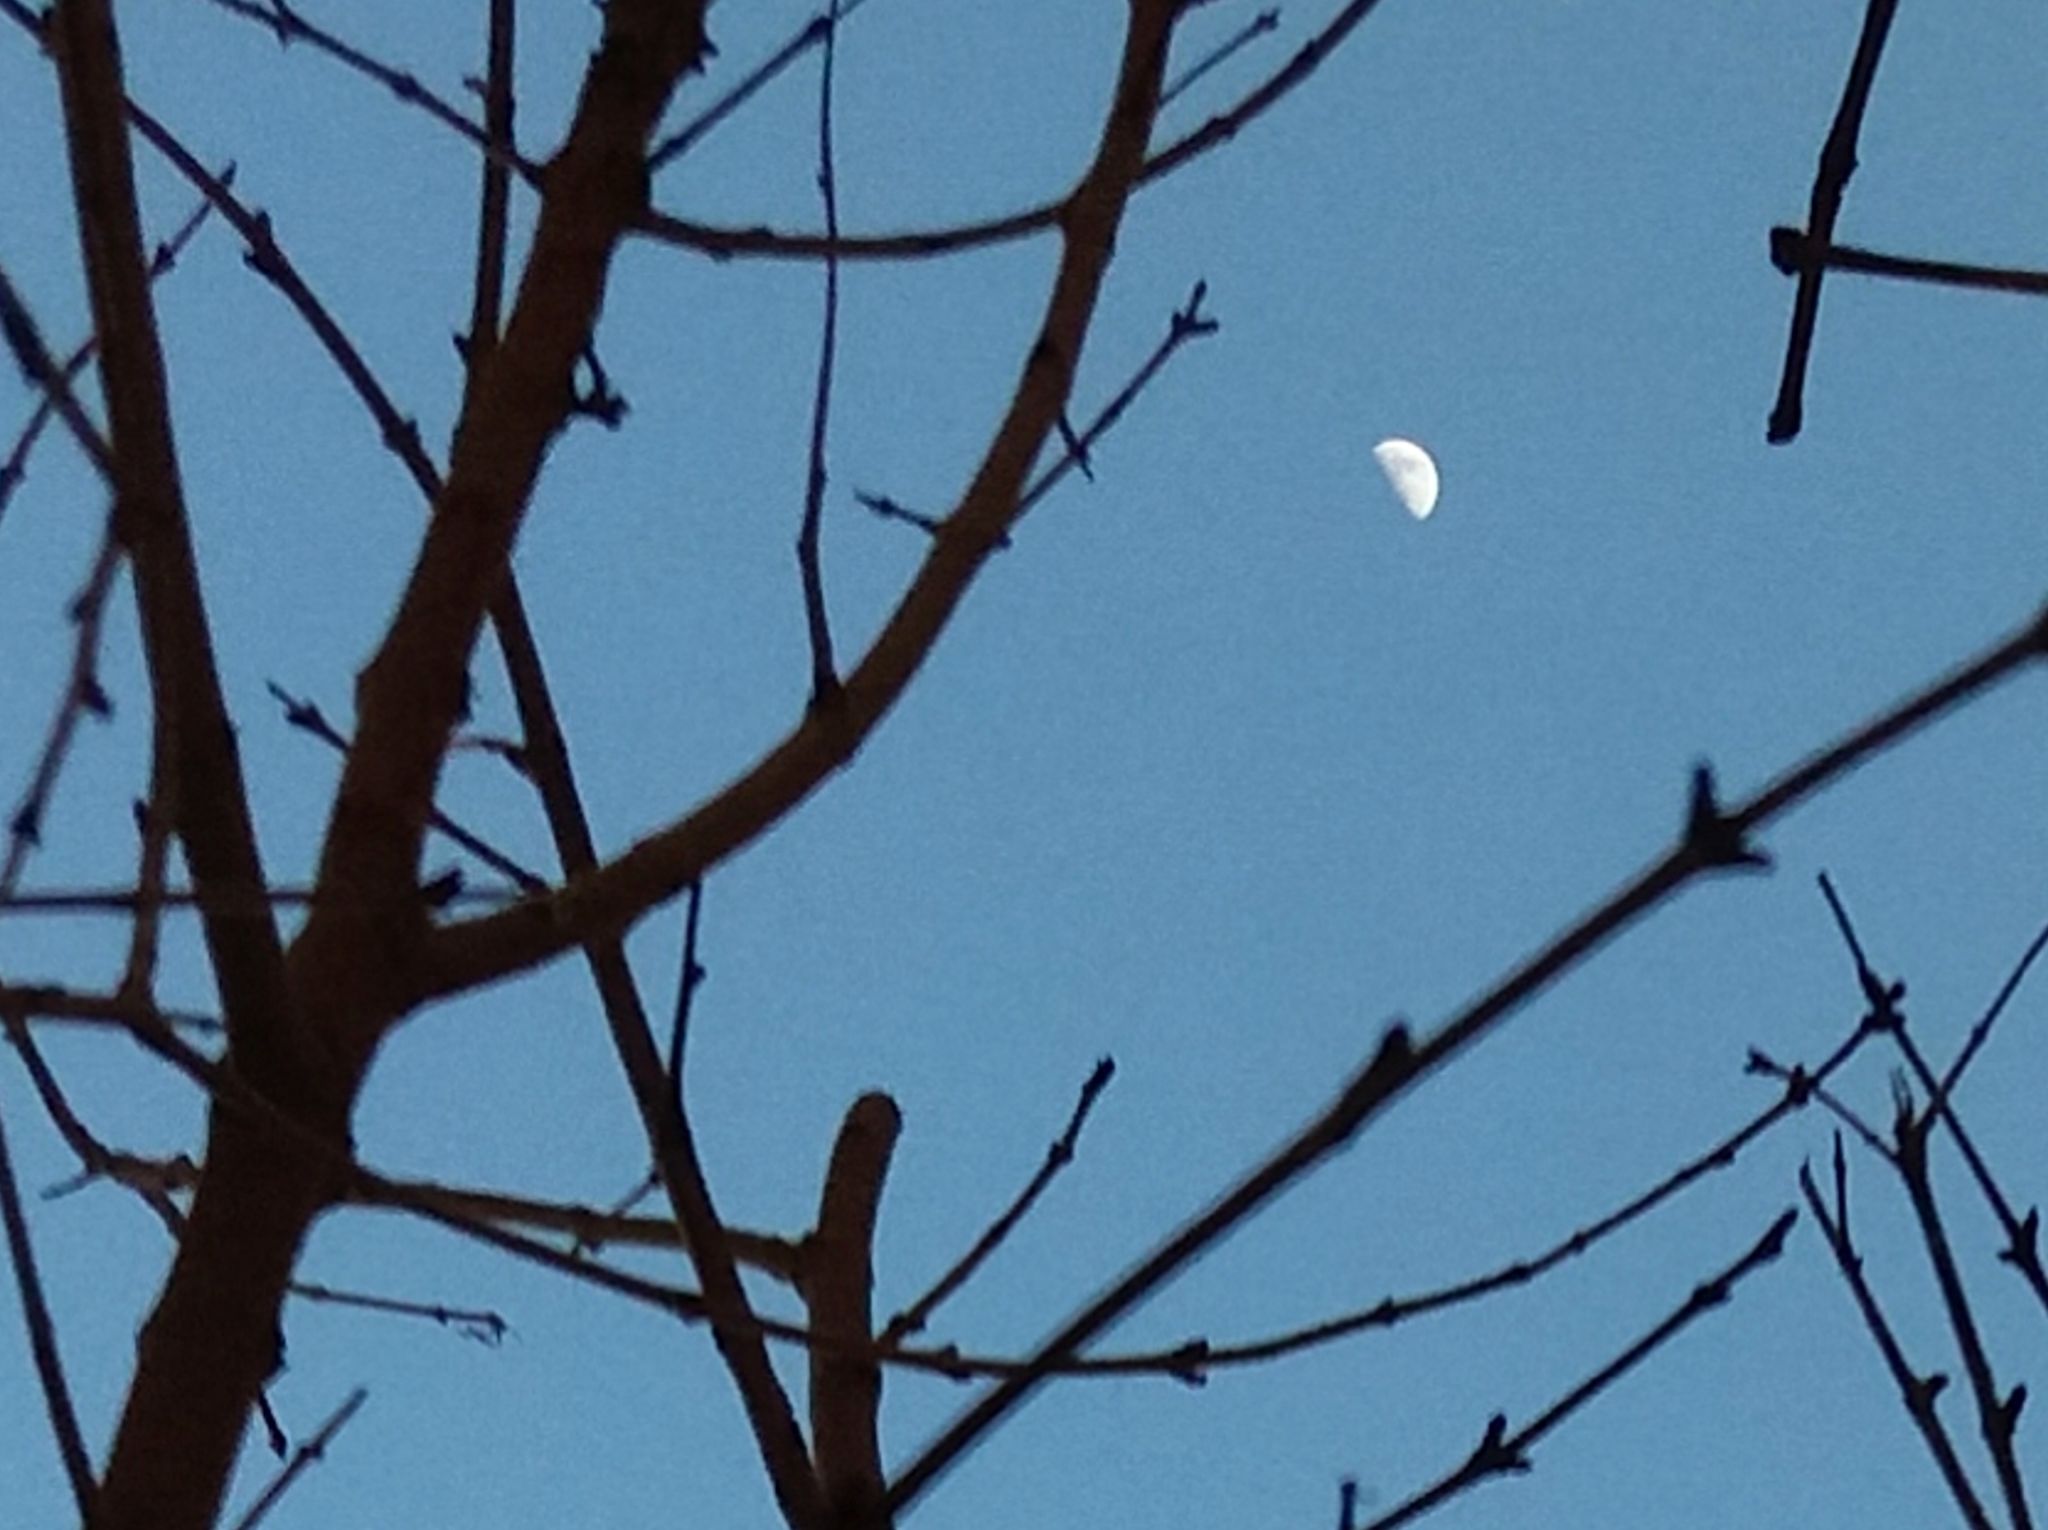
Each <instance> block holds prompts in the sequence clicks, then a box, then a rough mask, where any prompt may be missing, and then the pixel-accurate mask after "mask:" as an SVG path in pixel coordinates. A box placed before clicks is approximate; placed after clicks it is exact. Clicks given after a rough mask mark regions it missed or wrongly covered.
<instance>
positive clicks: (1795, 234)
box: [1771, 227, 2048, 297]
mask: <svg viewBox="0 0 2048 1530" xmlns="http://www.w3.org/2000/svg"><path fill="white" fill-rule="evenodd" d="M1771 264H1772V265H1774V266H1776V267H1777V268H1778V269H1779V270H1780V271H1782V272H1784V273H1785V275H1787V276H1797V275H1799V273H1800V272H1802V271H1804V270H1805V269H1806V268H1807V267H1808V266H1809V265H1815V264H1818V265H1821V266H1824V267H1826V268H1827V269H1828V270H1830V271H1857V272H1861V273H1862V274H1863V275H1865V276H1889V277H1895V278H1897V279H1898V280H1900V281H1909V282H1931V283H1933V284H1935V285H1937V286H1943V287H1968V288H1972V289H1974V290H1976V291H1979V292H2017V293H2022V294H2024V295H2025V296H2028V297H2048V272H2044V271H2028V270H2023V269H2021V268H2019V267H2016V266H1980V265H1967V264H1963V263H1961V262H1958V261H1951V260H1922V259H1919V258H1918V257H1915V256H1911V255H1882V254H1879V253H1878V252H1877V251H1875V250H1859V249H1857V248H1855V247H1854V246H1851V245H1845V244H1831V245H1829V246H1828V247H1827V248H1826V249H1825V250H1823V251H1821V252H1820V254H1819V255H1818V256H1817V257H1816V256H1815V255H1814V253H1813V245H1812V241H1811V240H1809V239H1808V238H1807V236H1806V234H1805V233H1804V231H1802V230H1800V229H1796V228H1784V227H1779V228H1774V229H1772V230H1771Z"/></svg>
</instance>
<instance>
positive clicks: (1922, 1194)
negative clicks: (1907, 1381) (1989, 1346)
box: [1892, 1083, 2034, 1530]
mask: <svg viewBox="0 0 2048 1530" xmlns="http://www.w3.org/2000/svg"><path fill="white" fill-rule="evenodd" d="M1898 1093H1899V1109H1898V1117H1897V1121H1896V1136H1897V1140H1898V1151H1897V1153H1896V1154H1895V1155H1894V1157H1893V1159H1892V1163H1893V1166H1894V1167H1895V1168H1896V1169H1897V1170H1898V1172H1899V1178H1900V1179H1901V1180H1902V1181H1903V1182H1904V1183H1905V1186H1906V1199H1907V1200H1908V1202H1910V1203H1911V1205H1912V1207H1913V1219H1914V1221H1915V1222H1917V1223H1918V1224H1919V1227H1920V1238H1921V1242H1922V1243H1923V1244H1924V1245H1925V1247H1926V1249H1927V1260H1928V1263H1929V1265H1930V1266H1931V1267H1932V1268H1933V1270H1934V1280H1935V1285H1936V1286H1937V1287H1938V1288H1939V1289H1940V1291H1941V1304H1942V1309H1943V1311H1944V1312H1945V1313H1946V1314H1947V1316H1948V1322H1949V1330H1950V1332H1952V1333H1953V1334H1954V1335H1955V1338H1956V1347H1957V1349H1958V1350H1960V1351H1961V1352H1962V1357H1963V1374H1964V1375H1965V1376H1967V1377H1968V1378H1969V1381H1970V1395H1971V1398H1972V1399H1973V1400H1974V1401H1975V1403H1976V1405H1977V1426H1978V1429H1979V1431H1980V1432H1981V1433H1982V1435H1983V1437H1984V1448H1985V1450H1986V1451H1987V1452H1988V1453H1989V1454H1990V1457H1991V1468H1992V1472H1993V1473H1994V1475H1996V1476H1997V1478H1998V1486H1999V1490H2000V1492H2001V1493H2002V1494H2003V1496H2004V1498H2005V1509H2006V1515H2007V1521H2008V1523H2009V1524H2010V1525H2011V1526H2012V1530H2031V1527H2032V1525H2033V1522H2034V1521H2033V1515H2032V1514H2031V1513H2030V1512H2029V1511H2028V1508H2027V1487H2026V1478H2025V1477H2024V1476H2022V1475H2021V1473H2020V1464H2019V1460H2018V1457H2017V1456H2016V1455H2015V1454H2014V1452H2013V1433H2014V1430H2015V1428H2016V1426H2017V1425H2018V1423H2019V1415H2020V1409H2021V1408H2022V1407H2023V1406H2024V1405H2025V1404H2026V1400H2027V1389H2026V1388H2025V1387H2024V1386H2019V1387H2015V1388H2013V1389H2012V1391H2011V1392H2008V1393H2001V1392H2000V1391H1999V1389H1998V1382H1997V1380H1996V1378H1995V1377H1994V1376H1993V1374H1992V1370H1991V1355H1990V1352H1989V1351H1988V1350H1986V1349H1985V1347H1984V1339H1983V1335H1982V1333H1981V1332H1980V1331H1979V1329H1978V1326H1977V1319H1976V1315H1975V1313H1974V1312H1973V1311H1972V1310H1971V1307H1970V1297H1969V1292H1968V1291H1967V1290H1965V1289H1964V1286H1963V1274H1962V1270H1961V1269H1960V1268H1959V1267H1958V1266H1957V1264H1956V1256H1955V1249H1954V1247H1953V1246H1952V1245H1951V1244H1950V1242H1949V1238H1948V1230H1947V1228H1945V1227H1944V1226H1943V1225H1942V1220H1941V1211H1940V1208H1939V1207H1938V1206H1937V1205H1936V1204H1935V1199H1934V1181H1933V1178H1932V1175H1931V1174H1930V1172H1929V1166H1928V1162H1927V1134H1928V1131H1929V1129H1930V1128H1931V1127H1932V1126H1933V1124H1934V1123H1933V1118H1932V1117H1931V1116H1928V1115H1918V1116H1916V1114H1915V1113H1914V1110H1913V1106H1912V1101H1911V1098H1910V1096H1909V1095H1908V1093H1907V1090H1906V1088H1905V1086H1904V1085H1903V1083H1902V1084H1901V1085H1900V1088H1899V1091H1898Z"/></svg>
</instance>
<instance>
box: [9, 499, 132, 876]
mask: <svg viewBox="0 0 2048 1530" xmlns="http://www.w3.org/2000/svg"><path fill="white" fill-rule="evenodd" d="M113 519H114V517H113V515H112V513H111V512H110V513H109V514H108V517H107V526H106V528H105V529H104V530H103V531H102V532H101V534H100V541H99V546H98V548H97V549H96V550H95V551H94V553H93V560H92V568H91V569H90V570H89V571H88V572H87V573H86V576H85V582H84V584H83V585H82V586H81V587H80V588H79V592H78V593H77V594H76V595H74V596H73V597H72V598H71V600H70V602H69V604H68V606H67V607H66V610H67V613H68V615H69V616H70V618H71V624H72V629H73V632H72V640H71V667H70V671H69V673H68V674H67V675H66V676H65V682H64V689H63V690H62V692H60V693H59V695H58V697H57V705H56V708H55V710H54V711H53V712H52V714H51V717H50V726H49V730H48V732H47V733H45V734H44V736H43V747H42V749H41V750H40V751H39V752H38V753H37V755H36V764H35V769H34V770H33V771H31V772H30V774H29V783H28V785H27V786H26V787H25V788H23V790H22V794H21V799H20V801H19V803H18V804H17V805H16V807H15V809H14V812H13V814H12V815H11V816H10V817H9V819H8V821H7V855H6V858H5V861H4V862H0V904H5V903H6V902H7V901H8V900H9V899H10V898H11V897H12V896H13V894H14V889H15V888H16V887H17V886H18V885H19V884H20V881H21V874H22V871H23V870H24V869H25V868H26V867H27V865H28V859H29V856H30V855H31V854H33V853H34V851H35V848H36V847H37V846H38V845H39V844H41V843H42V837H43V820H44V815H45V814H47V813H48V811H49V807H50V800H51V798H52V797H53V796H54V795H55V793H56V790H57V778H58V777H59V776H61V775H62V774H63V772H64V764H65V761H67V760H68V759H69V758H70V757H71V745H72V741H73V740H74V739H75V738H76V737H77V736H78V724H79V721H80V720H81V719H82V718H84V717H86V716H87V715H91V716H94V717H99V718H105V717H109V716H111V715H112V713H113V703H112V702H111V701H109V700H108V699H107V693H106V692H105V691H104V690H102V689H101V688H100V682H99V651H100V633H101V630H102V628H103V627H104V626H105V623H106V612H107V597H108V596H109V595H110V594H111V593H112V592H113V588H114V575H115V574H116V573H118V572H119V571H120V567H121V548H120V546H119V544H118V543H117V542H116V541H115V539H114V532H113Z"/></svg>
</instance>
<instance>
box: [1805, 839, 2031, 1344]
mask: <svg viewBox="0 0 2048 1530" xmlns="http://www.w3.org/2000/svg"><path fill="white" fill-rule="evenodd" d="M1820 887H1821V892H1822V894H1823V895H1824V896H1825V897H1826V898H1827V901H1828V907H1829V908H1830V909H1831V910H1832V911H1833V912H1834V916H1835V923H1836V925H1837V927H1838V928H1839V929H1840V930H1841V932H1842V938H1843V941H1844V942H1845V943H1846V944H1847V945H1848V947H1849V951H1850V954H1851V955H1852V956H1853V957H1854V958H1855V961H1856V977H1857V981H1858V982H1859V983H1860V984H1861V985H1862V988H1863V994H1864V997H1865V999H1866V1000H1868V1001H1869V1003H1870V1005H1871V1017H1872V1020H1873V1022H1874V1027H1875V1028H1876V1029H1879V1030H1882V1031H1885V1032H1887V1033H1888V1034H1889V1035H1890V1036H1891V1038H1892V1044H1893V1045H1894V1046H1896V1047H1897V1048H1898V1049H1899V1052H1900V1055H1902V1056H1903V1057H1904V1058H1905V1059H1906V1065H1907V1066H1908V1067H1909V1068H1910V1069H1912V1072H1913V1076H1914V1078H1915V1079H1916V1080H1917V1081H1918V1082H1919V1085H1920V1087H1921V1089H1922V1090H1924V1091H1925V1092H1926V1094H1927V1108H1926V1111H1925V1114H1924V1119H1923V1121H1922V1122H1920V1123H1918V1124H1915V1125H1913V1127H1912V1131H1913V1132H1914V1133H1915V1134H1916V1138H1917V1136H1918V1135H1924V1133H1925V1130H1926V1127H1927V1125H1928V1124H1930V1123H1932V1122H1934V1121H1939V1122H1941V1123H1942V1124H1943V1125H1944V1126H1946V1127H1947V1128H1948V1131H1949V1135H1950V1136H1951V1137H1952V1138H1954V1139H1955V1144H1956V1148H1957V1150H1958V1151H1959V1152H1961V1153H1962V1155H1963V1161H1964V1163H1965V1164H1967V1165H1968V1166H1969V1170H1970V1176H1971V1178H1972V1179H1974V1180H1975V1181H1976V1184H1977V1189H1978V1192H1979V1193H1980V1194H1982V1195H1983V1197H1984V1200H1985V1202H1986V1204H1988V1205H1989V1206H1990V1207H1991V1212H1992V1215H1993V1216H1995V1217H1996V1218H1997V1219H1998V1225H1999V1226H2000V1228H2002V1229H2003V1230H2004V1232H2005V1237H2006V1246H2005V1249H2004V1250H2003V1251H2002V1253H2001V1255H2000V1257H2001V1258H2002V1259H2003V1260H2004V1262H2005V1263H2007V1264H2010V1265H2012V1266H2013V1267H2014V1268H2015V1269H2017V1270H2018V1271H2019V1272H2020V1276H2021V1278H2022V1279H2024V1280H2025V1281H2026V1283H2027V1287H2028V1289H2029V1290H2031V1291H2032V1292H2033V1294H2034V1298H2035V1300H2036V1301H2038V1302H2039V1303H2040V1304H2041V1305H2042V1307H2043V1309H2044V1310H2048V1272H2044V1271H2043V1270H2042V1267H2041V1257H2040V1249H2039V1235H2040V1215H2039V1213H2038V1212H2037V1211H2033V1210H2030V1211H2028V1213H2027V1215H2026V1216H2025V1217H2021V1216H2020V1215H2019V1214H2018V1213H2017V1212H2015V1211H2014V1210H2013V1207H2012V1202H2011V1201H2010V1200H2008V1199H2007V1198H2006V1195H2005V1192H2004V1191H2003V1190H2002V1189H2001V1188H2000V1187H1999V1184H1998V1179H1997V1176H1995V1175H1994V1174H1993V1173H1992V1172H1991V1166H1990V1165H1989V1164H1988V1163H1986V1162H1985V1160H1984V1155H1983V1154H1982V1153H1981V1152H1980V1151H1978V1148H1977V1143H1976V1139H1975V1138H1974V1137H1973V1136H1972V1135H1971V1133H1970V1131H1969V1130H1968V1128H1966V1127H1965V1126H1964V1125H1963V1121H1962V1118H1961V1117H1960V1116H1959V1115H1957V1114H1956V1112H1955V1110H1954V1108H1953V1107H1952V1105H1951V1103H1950V1101H1951V1094H1952V1091H1951V1089H1950V1088H1949V1086H1948V1085H1947V1084H1946V1082H1945V1081H1944V1080H1942V1079H1938V1078H1936V1077H1935V1074H1934V1069H1933V1068H1932V1067H1931V1066H1930V1065H1929V1064H1928V1061H1927V1058H1926V1055H1925V1054H1924V1053H1923V1052H1922V1051H1921V1050H1920V1047H1919V1044H1918V1043H1917V1042H1916V1041H1914V1039H1913V1037H1912V1034H1911V1032H1910V1031H1909V1030H1908V1028H1907V1026H1906V1017H1905V1014H1904V1012H1903V1011H1902V1010H1900V1008H1899V1007H1898V1006H1899V1001H1900V1000H1901V999H1902V998H1904V997H1905V991H1906V985H1905V984H1903V983H1892V984H1886V983H1884V982H1882V981H1881V980H1880V979H1879V978H1878V976H1877V974H1876V972H1875V971H1874V970H1873V969H1872V967H1871V965H1870V962H1869V960H1868V959H1867V957H1866V956H1865V955H1864V951H1863V944H1862V942H1861V941H1860V940H1859V939H1858V938H1857V935H1856V931H1855V928H1854V926H1853V925H1852V924H1851V922H1850V919H1849V912H1848V910H1847V909H1846V908H1845V907H1844V906H1843V904H1842V900H1841V897H1840V895H1839V894H1838V893H1837V892H1836V891H1835V886H1834V883H1833V882H1832V881H1831V880H1830V879H1829V878H1828V876H1827V875H1826V873H1822V875H1821V878H1820ZM2044 939H2048V931H2044V932H2043V934H2041V935H2037V936H2036V937H2035V941H2034V943H2033V944H2031V945H2029V947H2028V950H2027V954H2026V955H2024V956H2023V957H2022V958H2021V961H2020V964H2019V966H2018V968H2017V969H2016V973H2015V976H2018V975H2023V974H2024V973H2025V971H2026V969H2027V967H2028V966H2029V965H2031V963H2032V960H2033V956H2034V954H2035V952H2036V951H2037V950H2038V949H2039V946H2040V943H2041V942H2042V941H2043V940H2044ZM2014 986H2015V983H2014V982H2013V981H2012V980H2008V982H2007V984H2006V985H2005V987H2004V989H2003V990H2001V992H2000V994H1999V996H1998V998H1997V999H1996V1000H1994V1002H1993V1004H1992V1006H1991V1010H1990V1011H1989V1012H1988V1014H1987V1016H1986V1019H1987V1020H1988V1019H1990V1018H1992V1017H1995V1015H1996V1013H1997V1011H1998V1010H1999V1009H2001V1008H2003V1007H2004V1003H2005V1000H2006V998H2007V997H2008V995H2009V994H2010V992H2011V991H2012V989H2013V987H2014ZM1984 1023H1985V1022H1983V1021H1980V1022H1979V1026H1980V1027H1981V1026H1982V1025H1983V1024H1984ZM1974 1033H1975V1030H1974V1028H1973V1034H1974ZM1914 1151H1915V1153H1916V1154H1917V1161H1914V1162H1905V1161H1902V1160H1904V1159H1905V1157H1906V1151H1905V1146H1904V1144H1903V1143H1902V1144H1901V1147H1900V1149H1899V1150H1898V1151H1897V1152H1894V1153H1891V1154H1886V1155H1885V1156H1886V1158H1887V1161H1889V1162H1891V1163H1892V1164H1893V1165H1894V1167H1896V1168H1898V1169H1899V1170H1900V1172H1901V1173H1908V1172H1910V1173H1915V1174H1919V1175H1921V1176H1923V1177H1924V1175H1925V1173H1926V1167H1927V1166H1926V1163H1925V1158H1926V1150H1925V1145H1924V1144H1923V1143H1917V1141H1916V1144H1915V1148H1914ZM1909 1188H1910V1186H1909ZM1928 1194H1929V1203H1930V1209H1931V1206H1932V1191H1931V1188H1930V1190H1929V1192H1928Z"/></svg>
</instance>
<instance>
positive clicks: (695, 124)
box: [647, 0, 867, 175]
mask: <svg viewBox="0 0 2048 1530" xmlns="http://www.w3.org/2000/svg"><path fill="white" fill-rule="evenodd" d="M866 4H867V0H836V3H835V4H834V5H833V7H832V9H831V10H829V11H820V12H819V13H818V14H817V15H815V16H813V17H812V18H811V19H810V20H809V21H807V22H805V23H804V24H803V25H802V26H801V27H799V28H797V30H796V31H795V32H793V33H791V34H790V37H789V39H788V41H786V42H784V43H783V45H782V46H781V47H779V48H777V49H776V50H775V51H774V52H773V53H771V54H770V55H769V56H768V57H767V58H766V59H764V60H763V61H762V62H761V63H759V64H757V65H755V66H754V68H753V69H752V70H751V71H750V72H749V73H748V74H747V76H746V78H745V79H743V80H741V81H740V82H739V83H738V84H736V85H734V86H733V87H732V89H731V90H728V91H727V92H726V93H725V94H724V95H722V96H720V97H719V98H718V99H717V100H716V101H714V102H712V103H711V105H709V106H707V107H705V108H704V110H703V111H701V112H699V113H698V114H697V115H696V116H695V117H693V118H691V119H690V120H689V121H688V122H687V123H685V124H684V125H683V126H682V127H681V128H679V129H677V130H676V131H675V132H673V133H671V134H669V135H668V137H666V138H664V139H662V140H661V141H660V142H659V143H657V144H656V145H655V146H654V150H653V152H652V153H650V154H649V155H648V156H647V173H648V174H649V175H656V174H659V173H660V172H661V170H662V169H663V168H664V167H665V166H667V165H668V164H670V163H671V162H673V161H675V160H678V159H680V158H682V156H683V155H685V154H687V153H689V152H690V150H692V149H694V148H695V147H696V146H697V145H698V144H699V143H701V142H702V141H703V140H704V138H705V136H706V135H707V134H709V133H710V131H711V130H712V129H713V128H715V127H717V126H718V125H719V124H720V123H721V122H723V121H725V119H726V118H728V117H730V116H731V115H732V114H733V113H734V112H736V111H738V110H739V109H740V108H741V107H742V106H745V105H746V104H747V102H748V101H750V100H752V99H753V98H754V96H755V95H756V94H757V93H758V92H759V91H760V90H761V89H762V87H763V86H765V85H767V84H769V83H770V82H771V81H773V80H774V79H775V77H776V76H777V75H779V74H781V73H782V72H783V71H784V70H785V69H787V68H788V67H789V66H790V65H791V64H794V63H795V62H796V61H797V60H798V59H800V58H802V57H803V56H804V54H805V53H807V52H809V51H810V50H811V49H812V48H815V47H817V46H818V45H819V44H821V43H829V41H830V39H831V34H832V33H833V31H834V30H835V29H836V28H837V26H838V25H839V24H841V23H843V22H845V21H846V19H847V18H848V17H850V16H851V15H853V13H854V12H855V11H857V10H859V9H860V8H861V7H862V6H863V5H866Z"/></svg>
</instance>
